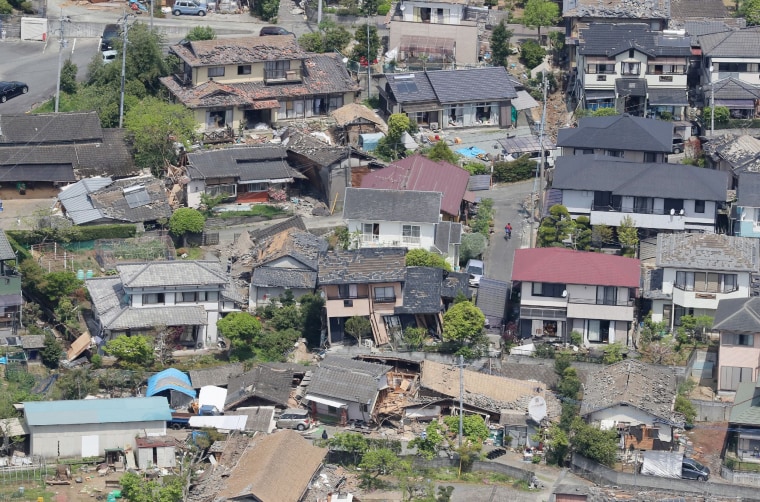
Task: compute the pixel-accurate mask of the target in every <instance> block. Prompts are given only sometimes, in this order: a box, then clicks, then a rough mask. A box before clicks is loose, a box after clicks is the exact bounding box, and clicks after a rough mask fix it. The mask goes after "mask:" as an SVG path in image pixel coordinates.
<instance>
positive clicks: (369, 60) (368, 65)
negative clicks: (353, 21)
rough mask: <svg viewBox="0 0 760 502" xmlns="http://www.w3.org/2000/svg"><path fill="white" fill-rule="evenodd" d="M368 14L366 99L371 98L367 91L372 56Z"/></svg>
mask: <svg viewBox="0 0 760 502" xmlns="http://www.w3.org/2000/svg"><path fill="white" fill-rule="evenodd" d="M369 49H370V47H369V14H367V99H369V98H371V97H372V94H371V93H370V90H369V85H370V81H371V80H372V79H371V78H370V71H371V70H370V64H371V63H372V54H370V53H369Z"/></svg>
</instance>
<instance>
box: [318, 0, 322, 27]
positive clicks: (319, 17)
mask: <svg viewBox="0 0 760 502" xmlns="http://www.w3.org/2000/svg"><path fill="white" fill-rule="evenodd" d="M320 24H322V0H317V27H319V25H320Z"/></svg>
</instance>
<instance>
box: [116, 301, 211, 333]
mask: <svg viewBox="0 0 760 502" xmlns="http://www.w3.org/2000/svg"><path fill="white" fill-rule="evenodd" d="M102 320H103V318H102V317H101V321H102ZM206 324H208V314H206V310H205V309H204V308H203V306H202V305H186V306H185V305H174V306H171V307H164V306H161V307H127V308H125V309H123V310H121V311H120V312H119V313H118V314H117V315H115V316H114V317H113V319H111V320H109V322H108V323H105V322H103V328H104V329H107V330H125V329H138V328H153V327H155V326H205V325H206Z"/></svg>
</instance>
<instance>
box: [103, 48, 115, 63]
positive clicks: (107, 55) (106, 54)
mask: <svg viewBox="0 0 760 502" xmlns="http://www.w3.org/2000/svg"><path fill="white" fill-rule="evenodd" d="M102 55H103V64H106V63H112V62H114V61H115V60H116V56H118V55H119V51H103V52H102Z"/></svg>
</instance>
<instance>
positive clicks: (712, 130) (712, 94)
mask: <svg viewBox="0 0 760 502" xmlns="http://www.w3.org/2000/svg"><path fill="white" fill-rule="evenodd" d="M713 81H714V79H713V65H710V139H713V138H714V137H715V84H713Z"/></svg>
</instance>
